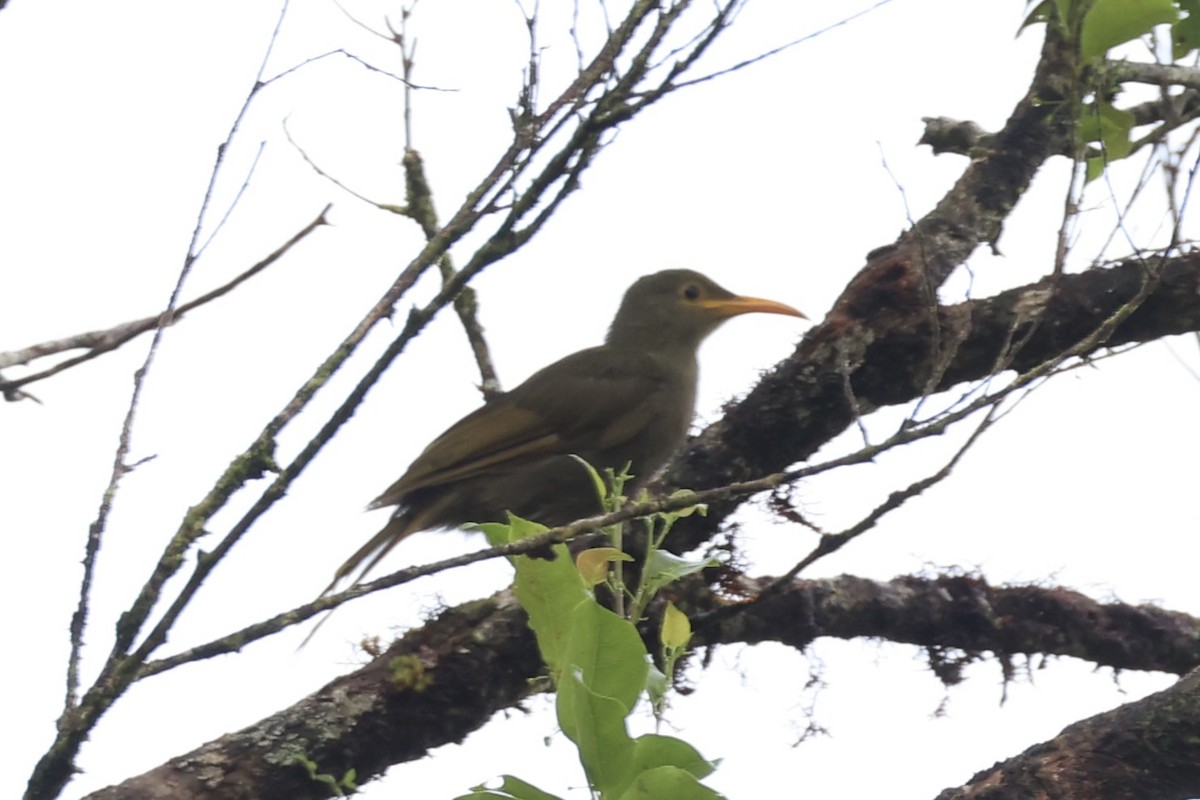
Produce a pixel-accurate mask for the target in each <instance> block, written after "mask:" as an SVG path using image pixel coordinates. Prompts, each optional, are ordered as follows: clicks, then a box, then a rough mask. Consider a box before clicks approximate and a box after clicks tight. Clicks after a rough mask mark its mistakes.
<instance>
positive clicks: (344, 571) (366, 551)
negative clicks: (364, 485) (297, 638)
mask: <svg viewBox="0 0 1200 800" xmlns="http://www.w3.org/2000/svg"><path fill="white" fill-rule="evenodd" d="M415 522H416V520H413V519H410V518H409V517H408V515H405V514H396V515H394V516H393V517H392V518H391V519H390V520H388V523H387V524H386V525H384V526H383V529H382V530H381V531H379V533H377V534H375V535H374V536H372V537H371V538H370V539H368V540H367V542H366V544H364V545H363V546H362V547H360V548H358V549H357V550H355V551H354V554H353V555H351V556H350V557H349V558H348V559H346V561H345V563H343V564H342V565H341V566H340V567H338V568H337V572H335V573H334V574H333V580H332V581H330V582H329V585H328V586H326V587H325V590H324V591H322V592H321V593H320V594H319V595H317V599H318V600H320V599H321V598H322V597H324V596H325V595H327V594H329V593H331V592H332V591H333V590H334V589H336V588H337V585H338V584H339V583H341V582H342V580H343V579H345V578H346V577H347V576H349V575H351V574H352V573H354V572H355V571H357V572H358V576H357V577H356V578H354V580H353V581H352V582H351V583H350V585H349V586H347V587H346V588H347V589H353V588H354V587H355V586H358V585H359V584H360V583H362V582H363V580H364V579H365V578H366V577H367V573H368V572H370V571H371V570H372V569H374V568H375V566H376V565H377V564H378V563H379V562H380V561H381V560H383V557H384V556H386V555H387V554H388V553H390V552H391V551H392V548H393V547H395V546H396V545H398V544H400V542H402V541H403V540H405V539H407V538H408V537H409V536H411V535H412V534H414V533H416V532H417V531H418V530H420V528H418V527H416V526H415V525H414V523H415ZM364 561H366V565H365V566H362V568H361V569H360V568H359V567H360V565H362V564H363V562H364ZM336 610H337V608H336V606H335V607H334V608H331V609H329V612H328V613H327V614H325V616H324V617H322V618H321V620H320V621H319V622H317V624H316V625H314V626H313V629H312V630H311V631H309V632H308V636H305V637H304V641H302V642H301V643H300V647H297V648H296V649H297V650H300V649H302V648H303V647H304V646H305V645H306V644H308V643H309V642H310V641H312V638H313V637H314V636H316V635H317V631H319V630H320V629H321V626H322V625H324V624H325V623H326V622H328V621H329V617H330V616H331V615H332V614H333V612H334V611H336Z"/></svg>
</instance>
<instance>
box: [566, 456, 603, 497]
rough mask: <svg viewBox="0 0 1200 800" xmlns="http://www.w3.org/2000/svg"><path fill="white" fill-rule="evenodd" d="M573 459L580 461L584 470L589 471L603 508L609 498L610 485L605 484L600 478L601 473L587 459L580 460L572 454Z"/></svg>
mask: <svg viewBox="0 0 1200 800" xmlns="http://www.w3.org/2000/svg"><path fill="white" fill-rule="evenodd" d="M571 458H573V459H575V460H576V461H578V462H579V463H580V464H582V465H583V468H584V469H585V470H587V474H588V475H589V476H590V477H591V479H592V486H593V488H595V490H596V499H597V500H599V501H600V505H601V506H603V505H604V500H605V498H607V497H608V484H607V483H605V481H604V478H602V477H600V473H599V472H597V471H596V468H595V467H593V466H592V465H591V464H589V463H588V462H587V460H586V459H583V458H580V457H579V456H577V455H575V454H574V453H572V454H571Z"/></svg>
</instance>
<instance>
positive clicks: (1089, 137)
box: [1079, 103, 1134, 182]
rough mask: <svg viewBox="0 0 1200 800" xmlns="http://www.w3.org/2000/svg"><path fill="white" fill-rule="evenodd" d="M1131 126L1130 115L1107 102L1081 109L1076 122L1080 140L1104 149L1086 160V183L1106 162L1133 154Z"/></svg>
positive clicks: (1095, 175)
mask: <svg viewBox="0 0 1200 800" xmlns="http://www.w3.org/2000/svg"><path fill="white" fill-rule="evenodd" d="M1133 123H1134V118H1133V115H1132V114H1130V113H1129V112H1128V111H1125V110H1123V109H1120V108H1115V107H1113V106H1112V105H1110V104H1108V103H1090V104H1088V105H1087V106H1085V107H1084V109H1083V114H1082V117H1081V118H1080V120H1079V137H1080V138H1081V139H1082V140H1083V141H1085V142H1098V143H1099V144H1101V145H1102V146H1103V148H1104V152H1103V154H1102V155H1099V156H1091V157H1089V158H1088V160H1087V180H1088V182H1091V181H1092V180H1094V179H1096V178H1098V177H1099V176H1100V175H1101V174H1102V173H1103V172H1104V168H1105V167H1106V166H1107V165H1108V164H1109V163H1111V162H1113V161H1118V160H1120V159H1122V158H1125V157H1126V156H1127V155H1129V154H1130V153H1131V152H1133V140H1132V139H1131V138H1130V136H1129V134H1130V132H1131V131H1132V130H1133Z"/></svg>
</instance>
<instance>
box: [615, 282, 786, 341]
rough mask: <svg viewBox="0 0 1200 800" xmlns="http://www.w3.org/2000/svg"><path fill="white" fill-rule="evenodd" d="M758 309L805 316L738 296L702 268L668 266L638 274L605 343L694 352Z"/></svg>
mask: <svg viewBox="0 0 1200 800" xmlns="http://www.w3.org/2000/svg"><path fill="white" fill-rule="evenodd" d="M754 312H760V313H765V314H786V315H788V316H791V317H800V318H802V319H807V317H805V316H804V315H803V314H801V313H800V312H799V311H797V310H796V309H794V308H792V307H791V306H788V305H784V304H783V303H777V302H775V301H774V300H764V299H762V298H759V297H742V296H739V295H736V294H734V293H733V292H730V291H729V290H728V289H724V288H722V287H721V286H718V285H717V284H716V283H715V282H713V281H712V280H711V279H710V278H707V277H705V276H704V275H701V274H700V273H699V272H695V271H693V270H690V269H668V270H664V271H662V272H656V273H654V274H653V275H646V276H645V277H643V278H639V279H638V280H637V281H636V282H635V283H634V284H633V286H630V287H629V290H628V291H626V292H625V297H624V299H623V300H622V301H621V307H620V309H618V310H617V316H616V318H615V319H614V320H613V323H612V327H611V328H609V331H608V338H607V339H606V342H607V343H608V344H610V345H617V346H626V347H638V348H646V347H653V348H655V349H674V348H680V349H683V350H689V349H690V350H691V352H693V353H694V352H695V350H696V348H698V347H699V346H700V343H701V342H702V341H704V338H705V337H706V336H708V335H709V334H710V333H712V332H713V331H714V330H716V329H717V326H718V325H720V324H721V323H722V322H724V321H725V320H727V319H729V318H730V317H736V316H738V315H739V314H749V313H754Z"/></svg>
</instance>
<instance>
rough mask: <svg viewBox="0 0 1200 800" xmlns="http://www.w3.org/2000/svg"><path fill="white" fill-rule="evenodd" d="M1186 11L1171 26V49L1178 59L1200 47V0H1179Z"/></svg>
mask: <svg viewBox="0 0 1200 800" xmlns="http://www.w3.org/2000/svg"><path fill="white" fill-rule="evenodd" d="M1179 8H1180V10H1181V11H1183V12H1185V13H1184V16H1182V17H1180V18H1179V20H1178V21H1176V23H1175V26H1174V27H1173V28H1171V51H1172V53H1173V55H1174V56H1175V60H1176V61H1178V60H1180V59H1181V58H1183V57H1184V56H1186V55H1187V54H1188V53H1190V52H1192V51H1193V50H1195V49H1196V48H1197V47H1200V0H1179Z"/></svg>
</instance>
